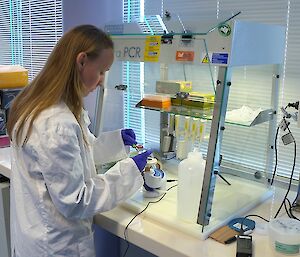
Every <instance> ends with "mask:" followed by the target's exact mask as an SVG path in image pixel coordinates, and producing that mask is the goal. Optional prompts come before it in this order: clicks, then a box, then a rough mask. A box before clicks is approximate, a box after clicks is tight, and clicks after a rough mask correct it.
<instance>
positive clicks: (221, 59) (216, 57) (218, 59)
mask: <svg viewBox="0 0 300 257" xmlns="http://www.w3.org/2000/svg"><path fill="white" fill-rule="evenodd" d="M211 62H212V63H220V64H227V62H228V53H213V54H212V61H211Z"/></svg>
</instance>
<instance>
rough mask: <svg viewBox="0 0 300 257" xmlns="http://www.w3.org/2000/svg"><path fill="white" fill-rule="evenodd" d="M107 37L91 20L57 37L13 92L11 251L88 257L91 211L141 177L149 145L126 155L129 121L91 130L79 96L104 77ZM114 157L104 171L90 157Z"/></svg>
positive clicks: (21, 256)
mask: <svg viewBox="0 0 300 257" xmlns="http://www.w3.org/2000/svg"><path fill="white" fill-rule="evenodd" d="M112 62H113V42H112V40H111V39H110V38H109V37H108V36H107V35H106V34H105V33H104V32H102V31H101V30H99V29H98V28H96V27H94V26H91V25H82V26H78V27H76V28H74V29H72V30H71V31H69V32H68V33H66V34H65V35H64V36H63V37H62V38H61V39H60V40H59V42H58V43H57V45H56V47H55V48H54V50H53V52H52V53H51V55H50V56H49V58H48V60H47V62H46V64H45V66H44V68H43V69H42V71H41V72H40V73H39V74H38V75H37V77H36V78H35V79H34V80H33V81H32V82H31V83H30V85H29V86H27V87H26V88H25V89H24V90H23V91H22V92H21V93H20V94H19V95H18V97H17V98H16V99H15V101H14V102H13V105H12V107H11V110H10V115H9V120H8V125H7V130H8V134H9V136H10V139H11V150H12V174H11V247H12V256H16V257H44V256H47V257H59V256H61V257H66V256H72V257H77V256H78V257H79V256H84V257H92V256H93V257H94V256H95V250H94V243H93V232H92V229H91V225H92V218H93V216H94V215H95V214H96V213H99V212H104V211H108V210H111V209H112V208H114V207H115V206H116V205H117V204H118V203H120V202H121V201H124V200H125V199H127V198H129V197H130V196H131V195H132V194H134V193H135V192H136V191H137V190H138V189H139V188H140V187H141V186H142V185H143V178H142V175H141V173H140V171H142V170H143V168H144V167H145V165H146V161H147V157H148V156H149V154H150V153H151V152H149V151H148V152H145V153H143V154H139V155H137V156H135V157H133V158H127V156H128V155H127V151H126V149H128V147H126V145H132V144H134V143H136V140H135V134H134V132H133V131H132V130H130V129H124V130H118V131H113V132H109V133H103V134H102V135H101V136H100V137H99V138H95V137H94V136H93V135H92V134H91V133H90V131H89V129H88V125H89V123H90V122H89V118H88V115H87V113H86V112H85V111H84V110H83V97H84V96H86V95H88V94H89V93H90V92H92V91H93V90H94V89H96V87H97V86H100V85H101V83H103V80H104V74H105V72H106V71H107V70H109V68H110V66H111V65H112ZM112 161H118V162H117V163H116V164H115V165H114V166H113V167H112V168H111V169H110V170H108V171H107V172H106V173H105V174H96V170H95V164H100V163H108V162H112Z"/></svg>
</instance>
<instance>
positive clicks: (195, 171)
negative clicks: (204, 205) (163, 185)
mask: <svg viewBox="0 0 300 257" xmlns="http://www.w3.org/2000/svg"><path fill="white" fill-rule="evenodd" d="M204 170H205V160H203V157H202V154H201V153H200V152H190V153H188V157H187V159H184V160H183V161H181V162H180V163H179V166H178V191H177V215H178V217H179V218H181V219H182V220H185V221H187V222H191V223H196V222H197V216H198V209H199V203H200V197H201V192H202V184H203V176H204Z"/></svg>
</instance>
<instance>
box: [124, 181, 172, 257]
mask: <svg viewBox="0 0 300 257" xmlns="http://www.w3.org/2000/svg"><path fill="white" fill-rule="evenodd" d="M173 181H177V180H175V179H172V180H171V179H170V180H169V181H168V182H173ZM176 186H177V184H176V185H174V186H171V187H169V188H168V189H167V190H166V191H169V190H171V189H172V188H174V187H176ZM166 194H167V192H165V193H163V195H162V196H161V197H160V198H159V199H158V200H156V201H150V202H148V203H147V205H146V207H145V208H144V209H143V210H142V211H140V212H139V213H138V214H136V215H134V217H133V218H132V219H131V220H130V221H129V223H128V224H127V225H126V227H125V229H124V239H125V241H126V243H127V247H126V250H125V252H124V254H123V257H125V256H126V254H127V252H128V249H129V246H130V244H129V242H128V240H127V238H128V237H127V233H126V232H127V230H128V227H129V225H130V224H131V223H132V222H133V220H134V219H135V218H136V217H137V216H139V215H140V214H142V213H143V212H144V211H146V209H147V208H148V207H149V205H150V204H151V203H158V202H159V201H161V200H162V199H163V198H164V197H165V196H166Z"/></svg>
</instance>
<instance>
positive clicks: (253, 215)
mask: <svg viewBox="0 0 300 257" xmlns="http://www.w3.org/2000/svg"><path fill="white" fill-rule="evenodd" d="M249 217H257V218H260V219H262V220H264V221H266V222H269V220H267V219H265V218H264V217H262V216H260V215H257V214H249V215H247V216H245V217H244V218H243V219H242V222H241V229H240V233H241V235H243V234H244V233H245V230H244V228H243V226H244V222H245V220H246V219H247V218H249Z"/></svg>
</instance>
